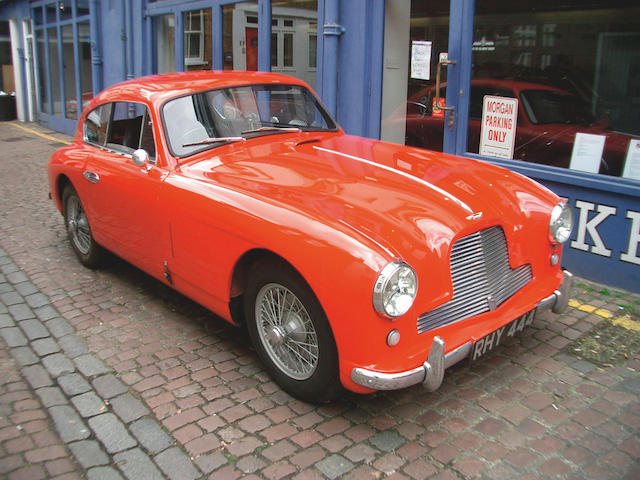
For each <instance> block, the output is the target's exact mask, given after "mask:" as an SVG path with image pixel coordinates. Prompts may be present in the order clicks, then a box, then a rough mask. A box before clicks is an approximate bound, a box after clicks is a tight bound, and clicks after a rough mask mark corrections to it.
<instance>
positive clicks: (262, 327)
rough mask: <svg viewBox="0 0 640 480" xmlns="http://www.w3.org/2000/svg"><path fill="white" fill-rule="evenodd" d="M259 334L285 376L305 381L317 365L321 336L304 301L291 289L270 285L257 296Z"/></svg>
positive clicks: (274, 284)
mask: <svg viewBox="0 0 640 480" xmlns="http://www.w3.org/2000/svg"><path fill="white" fill-rule="evenodd" d="M255 314H256V322H257V327H258V335H259V336H260V340H261V342H262V345H263V346H264V348H265V350H266V352H267V354H268V355H269V358H270V359H271V360H272V361H273V362H274V363H275V364H276V365H277V366H278V368H279V369H280V370H282V371H283V372H284V373H285V374H287V375H288V376H289V377H291V378H293V379H295V380H305V379H307V378H309V377H311V375H313V372H315V370H316V368H317V366H318V337H317V334H316V330H315V328H314V326H313V322H312V321H311V317H310V316H309V314H308V313H307V310H306V309H305V308H304V305H303V304H302V302H301V301H300V300H299V299H298V297H297V296H296V295H294V294H293V292H291V290H289V289H288V288H286V287H284V286H282V285H279V284H276V283H270V284H268V285H265V286H264V287H262V288H261V289H260V291H259V292H258V295H257V297H256V311H255Z"/></svg>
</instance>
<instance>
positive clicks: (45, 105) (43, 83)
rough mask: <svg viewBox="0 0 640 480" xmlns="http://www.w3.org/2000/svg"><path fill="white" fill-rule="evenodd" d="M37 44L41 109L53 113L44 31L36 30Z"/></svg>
mask: <svg viewBox="0 0 640 480" xmlns="http://www.w3.org/2000/svg"><path fill="white" fill-rule="evenodd" d="M36 38H37V41H36V45H37V50H38V98H39V99H40V111H41V112H43V113H51V109H50V107H49V89H48V88H47V78H49V73H48V70H47V57H46V55H47V44H46V42H45V38H44V31H42V30H39V31H36Z"/></svg>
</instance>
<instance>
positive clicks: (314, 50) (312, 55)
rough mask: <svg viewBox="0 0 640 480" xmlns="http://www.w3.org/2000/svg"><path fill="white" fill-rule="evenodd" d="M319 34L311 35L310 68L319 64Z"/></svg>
mask: <svg viewBox="0 0 640 480" xmlns="http://www.w3.org/2000/svg"><path fill="white" fill-rule="evenodd" d="M317 46H318V36H317V35H309V68H316V66H317V52H318V48H317Z"/></svg>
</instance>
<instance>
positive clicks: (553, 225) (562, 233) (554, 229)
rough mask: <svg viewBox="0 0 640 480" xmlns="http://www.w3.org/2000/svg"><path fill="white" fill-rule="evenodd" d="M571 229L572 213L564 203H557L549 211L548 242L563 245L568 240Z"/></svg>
mask: <svg viewBox="0 0 640 480" xmlns="http://www.w3.org/2000/svg"><path fill="white" fill-rule="evenodd" d="M572 229H573V211H572V210H571V207H570V206H569V205H567V204H566V203H559V204H557V205H556V206H555V207H553V210H552V211H551V219H550V220H549V240H551V243H564V242H566V241H567V240H569V237H570V236H571V230H572Z"/></svg>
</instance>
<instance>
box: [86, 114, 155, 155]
mask: <svg viewBox="0 0 640 480" xmlns="http://www.w3.org/2000/svg"><path fill="white" fill-rule="evenodd" d="M84 139H85V142H87V143H90V144H93V145H97V146H99V147H106V148H109V149H111V150H114V151H116V152H120V153H126V154H129V155H130V154H132V153H133V152H134V151H135V150H137V149H138V148H143V149H145V150H146V151H147V153H148V154H149V159H150V160H151V163H155V158H156V145H155V141H154V138H153V122H152V120H151V115H150V114H149V109H148V108H147V107H146V106H145V105H142V104H140V103H135V102H113V103H106V104H104V105H100V106H99V107H97V108H95V109H93V110H92V111H91V112H89V114H88V115H87V117H86V119H85V122H84Z"/></svg>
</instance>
